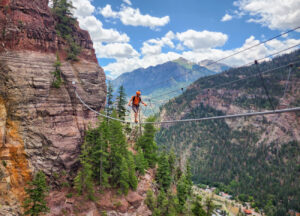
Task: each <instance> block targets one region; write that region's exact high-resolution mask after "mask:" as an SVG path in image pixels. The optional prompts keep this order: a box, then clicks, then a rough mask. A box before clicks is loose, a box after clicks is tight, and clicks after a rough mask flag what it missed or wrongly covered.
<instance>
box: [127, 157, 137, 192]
mask: <svg viewBox="0 0 300 216" xmlns="http://www.w3.org/2000/svg"><path fill="white" fill-rule="evenodd" d="M135 170H136V166H135V162H134V158H133V154H132V153H131V152H129V153H128V172H129V176H128V177H129V178H128V180H129V185H130V187H131V188H132V189H133V190H136V188H137V185H138V179H137V177H136V175H135Z"/></svg>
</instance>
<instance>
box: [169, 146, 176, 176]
mask: <svg viewBox="0 0 300 216" xmlns="http://www.w3.org/2000/svg"><path fill="white" fill-rule="evenodd" d="M175 161H176V155H175V153H174V150H173V149H171V151H170V153H169V164H170V171H171V173H174V171H175ZM174 174H175V173H174Z"/></svg>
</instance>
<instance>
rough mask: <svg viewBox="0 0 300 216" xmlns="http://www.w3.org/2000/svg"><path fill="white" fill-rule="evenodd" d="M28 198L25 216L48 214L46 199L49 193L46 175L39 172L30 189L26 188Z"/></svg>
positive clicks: (25, 202)
mask: <svg viewBox="0 0 300 216" xmlns="http://www.w3.org/2000/svg"><path fill="white" fill-rule="evenodd" d="M25 191H26V193H27V195H28V196H27V197H26V198H25V201H24V208H25V215H31V216H38V215H40V214H41V213H46V212H48V210H49V209H48V207H47V205H46V201H45V197H46V192H47V191H48V187H47V182H46V177H45V174H44V173H43V172H42V171H39V172H38V173H37V174H36V175H35V177H34V179H33V181H32V182H30V183H29V187H27V188H25Z"/></svg>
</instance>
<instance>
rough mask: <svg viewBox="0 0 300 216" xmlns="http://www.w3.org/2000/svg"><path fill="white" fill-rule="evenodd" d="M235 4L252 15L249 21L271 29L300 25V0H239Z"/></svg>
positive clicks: (243, 12)
mask: <svg viewBox="0 0 300 216" xmlns="http://www.w3.org/2000/svg"><path fill="white" fill-rule="evenodd" d="M234 5H235V6H236V7H238V8H239V11H240V13H242V14H243V15H244V14H247V15H250V16H251V18H250V19H249V20H248V21H249V22H255V23H259V24H261V25H263V26H267V27H268V28H270V29H277V30H286V29H291V28H295V27H297V26H299V23H300V10H299V8H300V1H299V0H285V1H282V0H238V1H235V2H234Z"/></svg>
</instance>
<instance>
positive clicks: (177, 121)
mask: <svg viewBox="0 0 300 216" xmlns="http://www.w3.org/2000/svg"><path fill="white" fill-rule="evenodd" d="M74 90H75V94H76V97H77V98H78V99H79V100H80V102H81V103H82V104H83V105H84V106H85V107H86V108H88V109H89V110H91V111H92V112H94V113H96V114H98V115H100V116H102V117H105V118H108V119H111V120H116V121H119V122H123V123H132V124H134V122H131V121H126V120H121V119H118V118H114V117H111V116H107V115H104V114H102V113H100V112H98V111H96V110H94V109H93V108H91V107H90V106H89V105H87V104H86V103H85V102H84V101H83V100H82V98H81V97H80V96H79V94H78V93H77V90H76V88H75V89H74ZM298 111H300V107H294V108H287V109H281V110H272V111H269V110H268V111H264V112H251V113H240V114H234V115H223V116H212V117H204V118H194V119H180V120H170V121H159V122H139V123H138V124H166V123H179V122H195V121H205V120H217V119H226V118H239V117H245V116H257V115H270V114H277V113H284V112H298Z"/></svg>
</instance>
